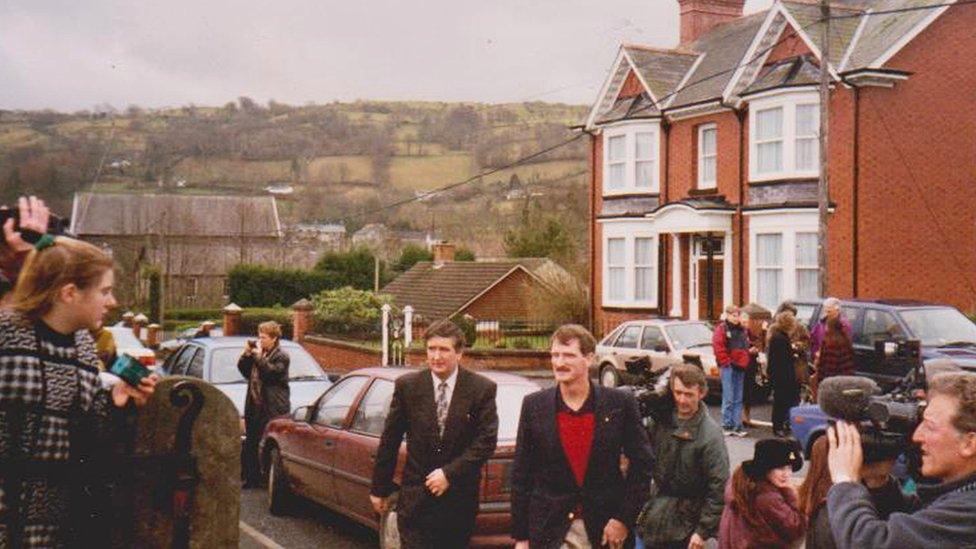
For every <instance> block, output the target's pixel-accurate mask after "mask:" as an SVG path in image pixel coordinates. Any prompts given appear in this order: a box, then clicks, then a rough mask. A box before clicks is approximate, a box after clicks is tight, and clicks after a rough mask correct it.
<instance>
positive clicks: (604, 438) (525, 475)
mask: <svg viewBox="0 0 976 549" xmlns="http://www.w3.org/2000/svg"><path fill="white" fill-rule="evenodd" d="M595 350H596V340H595V339H594V338H593V335H592V334H590V332H589V331H587V329H586V328H584V327H582V326H578V325H566V326H562V327H560V328H559V329H558V330H556V332H555V333H554V334H553V336H552V342H551V344H550V355H551V360H552V371H553V375H554V377H555V379H556V386H555V387H553V388H551V389H547V390H545V391H539V392H537V393H534V394H531V395H529V396H527V397H525V400H524V401H522V415H521V417H520V418H519V428H518V440H517V442H516V449H515V463H514V465H513V468H512V537H513V538H515V540H516V548H517V549H527V548H528V547H529V546H530V545H531V547H532V548H533V549H535V548H537V547H542V548H552V549H556V548H559V547H571V548H577V547H579V548H588V547H601V546H605V545H606V546H610V547H611V548H615V547H622V546H623V543H624V542H625V541H626V539H627V536H628V534H629V532H630V530H631V528H632V527H633V525H634V523H635V521H636V519H637V514H638V513H639V512H640V508H641V506H642V505H643V503H644V500H645V499H646V497H647V492H648V486H649V484H648V483H649V479H650V471H651V460H652V457H651V447H650V443H649V442H648V441H647V434H646V433H645V431H644V428H643V426H642V424H641V416H640V412H639V411H638V409H637V401H636V400H635V399H634V397H633V395H631V394H629V393H626V392H623V391H619V390H616V389H607V388H603V387H597V386H595V385H593V384H591V383H590V380H589V366H590V364H591V363H592V362H593V358H594V352H595ZM621 455H624V456H626V457H627V459H628V461H629V465H628V466H627V467H626V472H624V471H622V467H621V459H620V456H621Z"/></svg>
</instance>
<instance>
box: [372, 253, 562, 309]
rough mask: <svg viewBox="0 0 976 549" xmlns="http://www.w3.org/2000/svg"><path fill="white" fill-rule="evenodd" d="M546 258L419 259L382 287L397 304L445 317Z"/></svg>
mask: <svg viewBox="0 0 976 549" xmlns="http://www.w3.org/2000/svg"><path fill="white" fill-rule="evenodd" d="M551 263H552V262H551V261H549V260H547V259H525V260H508V261H446V262H444V263H441V264H435V263H434V262H431V261H421V262H418V263H417V264H416V265H414V266H413V267H411V268H410V270H409V271H407V272H405V273H403V274H402V275H400V276H399V277H397V279H396V280H394V281H393V282H390V283H389V284H387V285H386V287H384V288H383V290H382V293H385V294H391V295H392V296H393V298H394V299H395V301H396V303H397V305H399V306H401V307H405V306H407V305H410V306H412V307H413V308H414V311H415V312H416V313H417V314H419V315H422V316H423V317H424V318H426V319H427V320H440V319H444V318H449V317H451V316H452V315H454V314H455V313H457V312H459V311H460V310H461V309H463V308H464V307H465V306H466V305H468V304H469V303H470V302H471V301H472V300H473V299H475V298H476V297H478V296H479V295H481V294H483V293H484V292H486V291H488V290H489V289H491V288H492V287H493V286H495V285H496V284H498V283H499V282H501V281H502V280H504V279H505V278H508V276H510V275H511V274H512V273H513V272H515V271H523V272H525V273H526V274H528V275H529V276H532V277H535V276H536V275H535V274H534V273H535V272H536V270H537V269H541V268H545V267H544V266H545V265H546V264H551Z"/></svg>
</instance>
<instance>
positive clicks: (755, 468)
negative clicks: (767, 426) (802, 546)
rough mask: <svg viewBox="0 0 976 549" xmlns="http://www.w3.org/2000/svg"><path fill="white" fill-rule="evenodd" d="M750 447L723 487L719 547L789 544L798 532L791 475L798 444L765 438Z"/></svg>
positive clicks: (800, 522) (800, 520) (798, 460)
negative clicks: (751, 452)
mask: <svg viewBox="0 0 976 549" xmlns="http://www.w3.org/2000/svg"><path fill="white" fill-rule="evenodd" d="M754 452H755V453H754V456H753V458H752V459H751V460H749V461H745V462H743V463H742V465H740V466H739V467H738V468H736V470H735V473H733V474H732V478H731V479H729V483H728V484H727V485H726V487H725V510H724V511H723V512H722V521H721V523H720V524H719V531H718V546H719V549H753V548H760V547H762V548H775V547H789V546H791V545H793V544H794V543H796V542H797V541H798V540H799V539H800V538H802V537H803V534H804V531H805V528H806V519H805V517H804V516H803V513H801V512H800V510H799V507H798V501H799V500H798V498H797V495H796V488H794V487H793V484H792V483H791V481H790V478H791V476H792V474H793V473H794V472H796V471H799V470H800V467H802V466H803V458H802V457H801V456H800V451H799V449H798V448H797V447H796V446H795V445H794V443H792V442H790V441H788V440H783V439H777V438H767V439H763V440H760V441H759V442H757V443H756V448H755V450H754Z"/></svg>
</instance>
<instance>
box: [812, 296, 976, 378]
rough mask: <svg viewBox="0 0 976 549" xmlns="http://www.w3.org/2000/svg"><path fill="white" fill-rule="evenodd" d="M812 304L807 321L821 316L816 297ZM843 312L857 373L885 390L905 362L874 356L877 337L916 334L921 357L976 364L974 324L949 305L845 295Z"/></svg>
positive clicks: (969, 366) (898, 337)
mask: <svg viewBox="0 0 976 549" xmlns="http://www.w3.org/2000/svg"><path fill="white" fill-rule="evenodd" d="M802 304H803V306H804V307H805V308H806V307H812V312H811V315H810V319H809V324H808V327H809V328H810V329H811V330H812V329H813V326H814V325H815V324H816V322H817V319H819V318H820V309H821V304H820V303H813V302H803V303H802ZM840 310H841V315H842V316H843V317H844V318H846V319H847V320H848V321H849V322H850V323H851V332H852V334H851V335H852V337H851V339H852V342H853V344H854V366H855V368H856V371H857V375H862V376H865V377H869V378H871V379H873V380H874V381H875V382H877V384H878V385H879V386H880V387H881V389H882V390H883V391H885V392H887V391H889V390H891V389H892V388H894V387H895V386H896V385H898V384H899V383H900V382H901V380H902V379H904V378H905V375H907V374H908V373H909V370H908V367H907V365H905V364H903V363H898V362H891V361H888V362H885V361H881V360H879V359H878V357H877V356H876V353H875V348H874V347H875V343H877V342H879V341H905V340H911V339H917V340H919V341H920V342H921V345H922V360H923V361H925V362H929V361H932V360H936V359H947V360H950V361H952V362H954V363H955V364H957V365H958V366H959V367H960V368H963V369H966V370H976V324H973V322H972V321H971V320H969V319H968V318H966V316H965V315H964V314H962V313H961V312H959V310H958V309H956V308H955V307H952V306H950V305H942V304H939V303H930V302H925V301H915V300H908V299H844V300H841V308H840Z"/></svg>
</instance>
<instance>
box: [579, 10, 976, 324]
mask: <svg viewBox="0 0 976 549" xmlns="http://www.w3.org/2000/svg"><path fill="white" fill-rule="evenodd" d="M946 3H947V2H943V1H939V2H935V1H932V0H841V1H835V2H833V3H832V16H833V19H832V20H831V27H830V31H831V32H830V49H829V51H830V55H829V60H828V68H829V71H830V77H831V82H832V84H831V99H830V105H829V108H830V115H831V116H830V129H829V136H828V141H829V144H828V147H829V153H830V164H829V177H830V203H831V209H830V211H831V213H830V217H829V221H828V233H829V236H828V253H829V258H828V261H829V264H828V267H829V279H828V293H829V294H831V295H836V296H839V297H866V298H869V297H908V298H917V299H925V300H937V301H942V302H948V303H951V304H953V305H956V306H958V307H960V308H961V309H963V310H974V309H976V214H974V211H976V57H974V56H973V55H972V54H971V51H972V49H973V47H974V46H976V34H974V33H973V30H972V29H973V28H976V5H965V4H960V5H952V6H945V5H943V6H941V7H935V8H925V9H914V8H918V7H920V6H921V7H923V8H924V7H925V6H926V5H932V4H946ZM952 3H953V2H951V1H950V2H948V4H952ZM743 4H744V0H677V1H676V2H674V5H675V9H680V13H681V43H680V44H679V45H678V46H677V47H675V48H671V49H658V48H651V47H646V46H640V45H633V44H625V45H622V46H621V47H620V50H619V52H618V55H617V58H616V60H615V61H614V64H613V66H612V68H611V71H610V73H609V75H608V77H607V80H606V82H605V83H604V85H603V88H602V90H601V92H600V95H599V97H598V99H597V101H596V103H595V104H594V105H593V107H592V110H591V112H590V114H589V116H588V118H587V120H586V123H585V128H584V131H586V132H587V133H589V134H590V136H591V147H592V148H591V162H592V173H593V179H592V185H591V200H590V206H591V226H590V239H591V243H592V246H591V250H592V251H591V253H592V257H591V265H592V269H591V288H592V292H591V295H592V300H593V303H592V311H593V325H594V327H595V328H596V330H597V331H605V330H606V329H608V328H609V327H612V326H614V325H616V324H618V323H619V322H621V321H623V320H626V319H630V318H634V317H637V316H646V315H648V314H656V315H673V316H680V317H690V318H705V317H712V318H714V317H716V316H717V315H718V314H719V312H720V311H721V308H722V305H723V304H727V303H733V302H735V303H743V302H750V301H754V302H758V303H761V304H763V305H766V306H769V307H775V306H776V305H777V304H778V303H779V302H781V301H782V300H784V299H788V298H816V296H817V268H818V263H817V238H816V236H817V235H816V233H817V226H818V216H817V178H818V176H819V162H818V155H819V152H818V151H819V148H818V133H819V112H820V100H819V95H818V88H817V85H818V82H819V71H820V69H819V67H820V63H821V56H820V51H821V47H820V43H819V40H820V38H819V37H820V25H821V23H820V14H819V7H818V6H817V5H816V4H817V3H816V2H810V1H803V2H801V1H782V0H777V1H776V2H775V3H774V4H773V6H772V7H771V8H770V9H769V10H767V11H764V12H761V13H755V14H750V15H746V16H743V14H742V8H743Z"/></svg>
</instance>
